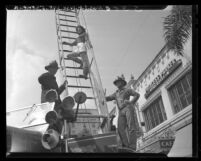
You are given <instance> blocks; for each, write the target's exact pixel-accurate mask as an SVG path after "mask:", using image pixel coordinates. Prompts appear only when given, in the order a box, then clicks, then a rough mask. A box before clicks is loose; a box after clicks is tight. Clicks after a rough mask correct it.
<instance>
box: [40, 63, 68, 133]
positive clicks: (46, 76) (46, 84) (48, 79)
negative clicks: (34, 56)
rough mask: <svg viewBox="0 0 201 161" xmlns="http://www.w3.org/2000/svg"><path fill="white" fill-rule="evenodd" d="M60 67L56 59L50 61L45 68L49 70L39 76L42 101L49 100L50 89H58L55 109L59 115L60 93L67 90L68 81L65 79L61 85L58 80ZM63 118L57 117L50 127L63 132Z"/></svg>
mask: <svg viewBox="0 0 201 161" xmlns="http://www.w3.org/2000/svg"><path fill="white" fill-rule="evenodd" d="M58 69H59V67H58V64H57V62H56V60H55V61H52V62H50V63H49V64H48V65H46V66H45V70H47V71H48V72H46V73H43V74H42V75H40V76H39V78H38V81H39V83H40V84H41V88H42V93H41V103H45V102H47V100H46V96H47V94H48V92H49V91H50V90H56V95H57V99H56V101H55V106H54V111H56V112H57V113H58V114H59V115H61V109H62V108H61V104H62V102H61V99H60V96H59V95H60V94H61V93H62V92H63V91H64V90H65V87H66V84H67V81H66V80H65V81H64V83H63V84H62V85H61V86H60V87H59V86H58V84H57V82H56V77H55V74H56V73H57V70H58ZM62 127H63V123H62V119H57V120H56V123H53V124H51V125H50V126H49V127H48V129H55V130H56V131H57V132H59V133H60V134H61V132H62Z"/></svg>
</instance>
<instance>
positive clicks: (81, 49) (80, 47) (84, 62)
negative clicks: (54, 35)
mask: <svg viewBox="0 0 201 161" xmlns="http://www.w3.org/2000/svg"><path fill="white" fill-rule="evenodd" d="M76 32H77V33H78V35H79V36H78V37H77V38H76V39H75V41H74V42H72V43H69V42H65V41H64V42H63V44H66V45H70V46H77V48H76V50H75V51H73V52H72V53H70V54H68V55H67V59H68V60H73V61H75V62H76V63H78V64H80V68H83V75H79V76H80V77H83V78H85V79H87V75H88V73H89V66H90V63H89V59H88V56H87V48H86V44H85V43H86V42H87V41H88V42H89V40H88V35H87V33H86V30H85V28H84V27H82V26H80V25H78V26H77V27H76ZM89 44H90V43H89ZM78 57H81V59H79V58H78Z"/></svg>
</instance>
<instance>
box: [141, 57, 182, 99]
mask: <svg viewBox="0 0 201 161" xmlns="http://www.w3.org/2000/svg"><path fill="white" fill-rule="evenodd" d="M181 64H182V60H181V59H179V60H176V59H173V60H172V61H171V62H170V63H169V64H168V65H167V67H166V68H165V69H164V70H163V71H162V72H161V73H160V74H159V75H158V76H157V77H156V78H155V79H154V80H153V81H152V82H151V84H150V85H149V86H148V87H147V88H146V90H145V91H146V92H145V95H144V96H145V98H146V99H147V98H148V97H149V96H150V94H151V93H152V92H153V91H154V90H155V89H156V88H157V87H158V86H159V85H160V84H161V83H162V82H163V81H164V80H165V79H166V78H167V77H168V76H169V75H170V74H171V73H172V72H174V71H175V70H176V69H177V68H178V67H179V66H180V65H181Z"/></svg>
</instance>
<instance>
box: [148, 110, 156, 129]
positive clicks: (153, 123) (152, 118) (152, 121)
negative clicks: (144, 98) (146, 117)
mask: <svg viewBox="0 0 201 161" xmlns="http://www.w3.org/2000/svg"><path fill="white" fill-rule="evenodd" d="M149 113H150V117H151V123H152V125H153V127H155V126H156V124H155V121H154V116H153V112H152V108H151V107H149Z"/></svg>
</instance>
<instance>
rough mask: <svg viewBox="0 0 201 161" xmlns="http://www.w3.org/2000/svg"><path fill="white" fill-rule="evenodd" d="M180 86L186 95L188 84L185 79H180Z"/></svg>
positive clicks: (188, 88) (188, 89)
mask: <svg viewBox="0 0 201 161" xmlns="http://www.w3.org/2000/svg"><path fill="white" fill-rule="evenodd" d="M181 82H182V86H183V89H184V91H185V92H186V93H187V92H189V91H190V86H189V85H188V83H187V79H186V78H184V79H182V81H181Z"/></svg>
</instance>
